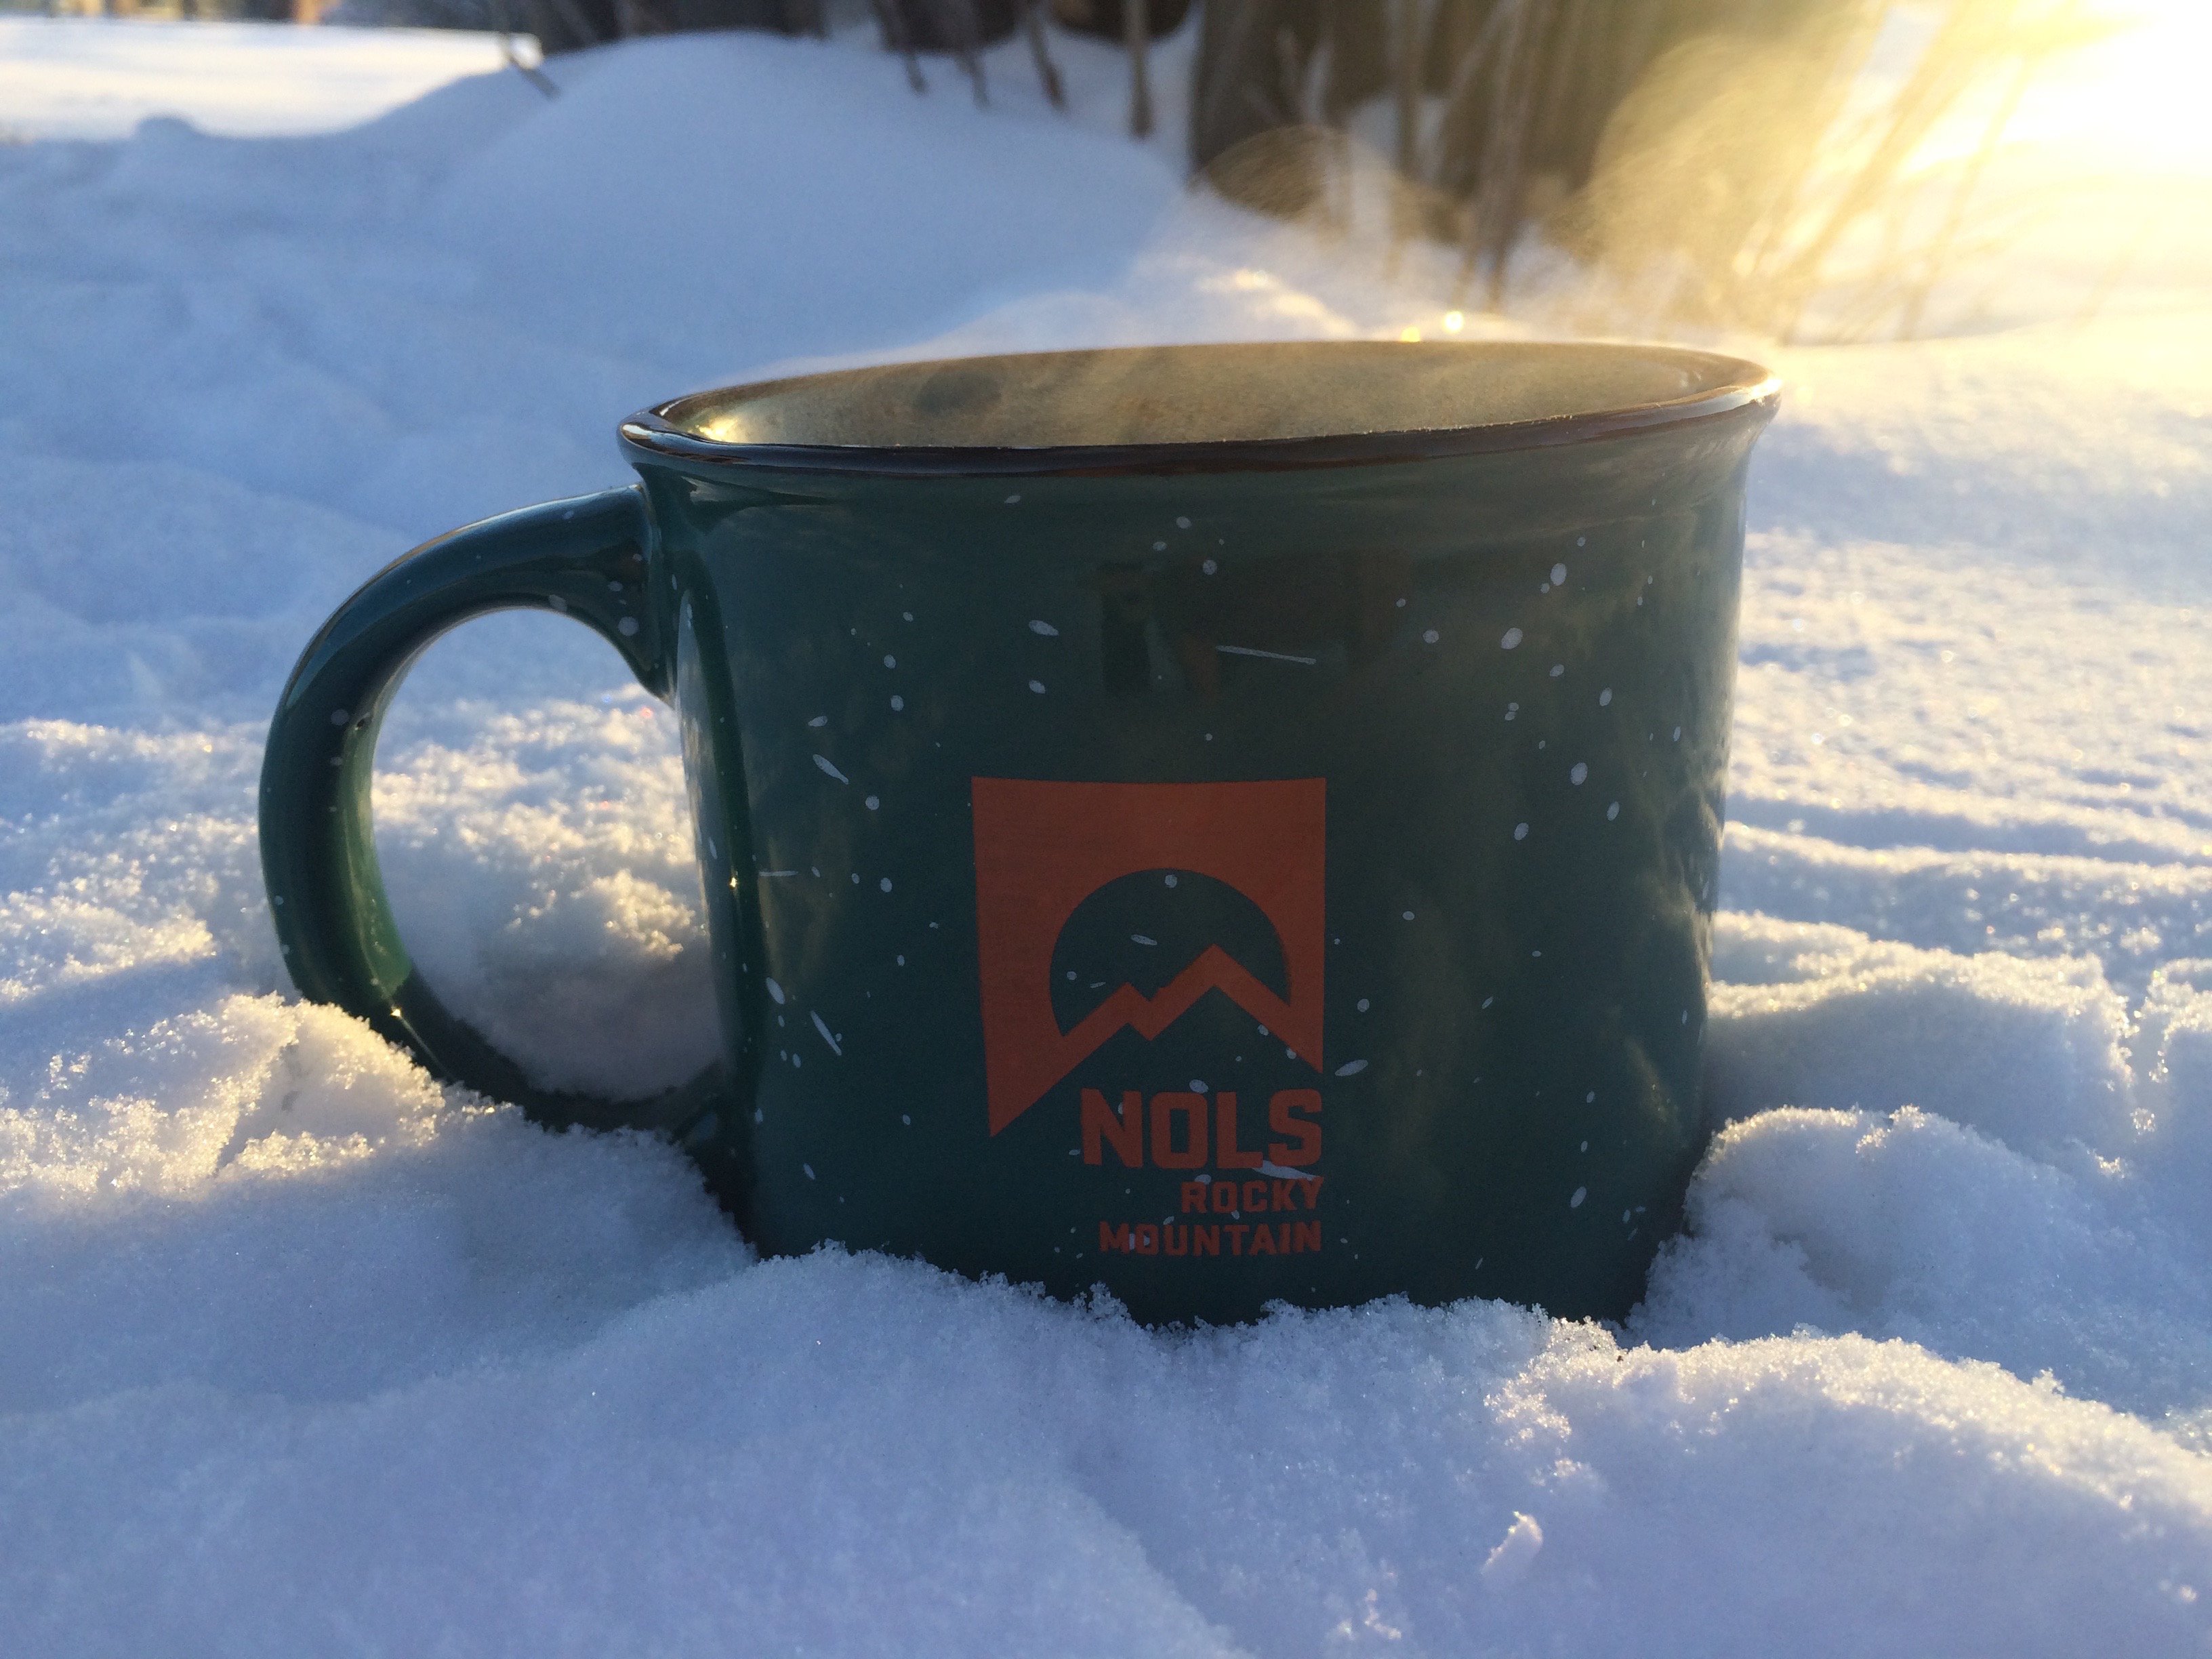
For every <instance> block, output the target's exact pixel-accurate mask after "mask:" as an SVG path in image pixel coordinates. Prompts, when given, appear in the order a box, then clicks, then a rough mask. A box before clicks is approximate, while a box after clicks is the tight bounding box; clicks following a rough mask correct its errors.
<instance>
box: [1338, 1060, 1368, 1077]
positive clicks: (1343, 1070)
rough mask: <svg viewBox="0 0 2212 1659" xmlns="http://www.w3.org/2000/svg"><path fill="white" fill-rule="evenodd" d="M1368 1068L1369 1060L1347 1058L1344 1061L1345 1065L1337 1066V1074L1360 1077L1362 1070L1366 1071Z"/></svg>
mask: <svg viewBox="0 0 2212 1659" xmlns="http://www.w3.org/2000/svg"><path fill="white" fill-rule="evenodd" d="M1366 1069H1367V1062H1366V1061H1365V1060H1346V1061H1345V1062H1344V1064H1343V1065H1341V1066H1338V1067H1337V1068H1336V1074H1337V1075H1338V1076H1339V1077H1358V1075H1359V1074H1360V1073H1362V1072H1364V1071H1365V1070H1366Z"/></svg>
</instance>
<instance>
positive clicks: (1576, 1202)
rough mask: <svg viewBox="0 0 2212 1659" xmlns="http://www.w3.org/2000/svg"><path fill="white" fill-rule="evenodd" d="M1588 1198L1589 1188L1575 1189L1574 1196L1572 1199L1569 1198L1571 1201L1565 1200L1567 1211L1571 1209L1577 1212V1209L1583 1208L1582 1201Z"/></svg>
mask: <svg viewBox="0 0 2212 1659" xmlns="http://www.w3.org/2000/svg"><path fill="white" fill-rule="evenodd" d="M1588 1197H1589V1188H1587V1187H1577V1188H1575V1195H1574V1196H1573V1197H1572V1198H1571V1199H1569V1200H1567V1207H1568V1208H1569V1209H1571V1210H1579V1209H1581V1208H1582V1206H1583V1200H1584V1199H1586V1198H1588Z"/></svg>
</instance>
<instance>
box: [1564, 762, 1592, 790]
mask: <svg viewBox="0 0 2212 1659" xmlns="http://www.w3.org/2000/svg"><path fill="white" fill-rule="evenodd" d="M1588 776H1589V767H1588V766H1587V765H1586V764H1584V763H1583V762H1581V761H1577V762H1576V763H1574V764H1573V765H1572V766H1571V767H1569V768H1568V769H1567V781H1568V782H1569V783H1571V784H1575V785H1577V787H1579V786H1580V784H1581V783H1582V781H1583V779H1584V778H1586V777H1588Z"/></svg>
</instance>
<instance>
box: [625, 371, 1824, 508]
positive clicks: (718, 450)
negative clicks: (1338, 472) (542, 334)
mask: <svg viewBox="0 0 2212 1659" xmlns="http://www.w3.org/2000/svg"><path fill="white" fill-rule="evenodd" d="M1368 343H1372V342H1368ZM1516 343H1518V342H1516ZM1530 343H1534V344H1552V343H1551V342H1530ZM1299 344H1300V345H1301V346H1304V347H1306V348H1308V349H1311V348H1313V347H1316V346H1319V347H1322V348H1323V349H1326V346H1327V345H1328V342H1300V343H1299ZM1432 344H1433V345H1437V346H1442V347H1443V348H1444V349H1449V350H1462V351H1468V350H1472V351H1480V349H1482V343H1480V342H1474V341H1469V342H1468V343H1466V344H1464V345H1462V344H1458V343H1450V344H1447V343H1444V342H1442V341H1438V342H1433V343H1432ZM1114 349H1135V350H1143V349H1155V348H1145V347H1133V348H1114ZM1557 349H1559V350H1562V351H1576V352H1581V351H1620V352H1634V353H1637V354H1638V355H1642V356H1665V357H1677V358H1686V359H1694V360H1697V361H1699V362H1702V363H1704V364H1705V365H1706V366H1707V367H1708V368H1710V369H1711V370H1713V371H1715V372H1717V374H1719V375H1720V376H1721V377H1722V383H1721V384H1719V385H1717V386H1712V387H1710V388H1708V389H1706V390H1705V391H1701V392H1692V393H1691V394H1690V395H1689V396H1687V397H1683V398H1662V399H1660V400H1659V401H1656V402H1653V403H1644V404H1621V405H1619V406H1616V407H1614V408H1611V409H1603V410H1585V411H1583V412H1579V413H1577V414H1571V415H1555V416H1545V417H1543V418H1541V419H1538V420H1529V421H1492V422H1483V423H1481V424H1479V425H1475V426H1460V427H1415V428H1402V429H1395V430H1390V431H1383V432H1345V433H1330V434H1326V435H1319V436H1310V437H1298V438H1230V439H1212V440H1205V439H1199V440H1173V441H1162V442H1158V443H1137V444H1044V445H1038V446H1036V447H1023V446H1019V445H994V444H968V445H930V444H781V443H722V442H719V441H715V440H714V439H711V438H701V437H697V436H695V435H692V434H691V433H689V432H685V431H684V430H682V429H681V428H678V427H677V426H675V425H673V424H672V423H671V422H670V421H669V420H668V418H667V415H666V411H668V410H671V409H674V408H675V407H676V406H677V405H678V404H688V403H691V402H693V401H695V400H696V399H697V398H702V397H720V396H723V395H726V392H756V391H759V390H761V389H763V388H765V387H768V386H777V385H788V384H791V383H793V382H796V381H799V380H811V379H813V378H815V377H814V376H812V375H790V376H783V377H779V378H778V379H777V380H762V381H754V382H750V383H748V384H746V385H744V386H731V387H727V388H725V389H724V391H723V392H689V393H686V394H685V395H684V396H683V397H681V398H670V399H668V401H666V402H665V403H662V404H655V405H654V406H653V408H651V409H647V410H640V411H639V412H638V413H636V414H635V415H633V416H630V417H629V419H628V420H626V421H624V422H623V423H622V425H621V426H620V427H619V428H617V433H618V435H620V437H621V439H622V441H623V443H624V444H625V445H626V446H628V447H630V448H632V449H635V450H641V451H643V452H644V453H646V454H647V455H649V456H652V457H653V458H655V459H662V460H674V461H691V462H703V463H705V464H707V465H711V466H717V467H744V468H754V469H759V470H761V471H781V472H814V473H842V474H848V475H853V476H857V477H881V478H921V477H973V478H996V477H1036V476H1038V475H1040V474H1054V475H1059V476H1062V477H1098V476H1100V475H1104V474H1113V473H1168V472H1271V471H1295V470H1298V469H1303V468H1308V467H1327V466H1364V465H1378V464H1385V463H1389V462H1397V461H1424V460H1436V459H1443V458H1446V457H1449V456H1458V455H1492V454H1500V453H1507V452H1510V451H1513V450H1519V449H1548V448H1553V447H1557V446H1559V445H1562V444H1577V443H1586V442H1589V441H1591V440H1593V439H1598V438H1612V437H1619V436H1621V435H1626V434H1629V433H1638V432H1650V431H1654V430H1657V429H1661V428H1673V427H1686V426H1692V425H1697V424H1700V423H1702V422H1708V421H1711V420H1714V419H1717V418H1718V417H1721V416H1729V415H1734V414H1736V413H1739V412H1741V411H1742V410H1747V409H1749V408H1752V407H1753V406H1759V407H1763V408H1764V409H1765V412H1767V413H1768V414H1770V415H1771V413H1772V412H1773V410H1774V407H1775V405H1776V404H1777V403H1778V401H1779V399H1780V398H1781V395H1782V380H1781V377H1780V376H1778V375H1777V374H1773V373H1772V372H1771V370H1768V369H1766V368H1763V367H1761V366H1760V365H1759V364H1758V363H1754V362H1750V361H1748V360H1747V359H1745V358H1741V357H1729V356H1723V355H1721V354H1720V353H1717V352H1711V351H1693V350H1689V349H1685V348H1683V347H1680V346H1663V345H1642V344H1627V343H1620V344H1614V343H1607V342H1588V343H1584V342H1574V343H1565V342H1561V343H1557ZM1049 355H1054V354H1048V353H1027V352H1008V353H995V354H992V355H991V356H983V357H977V358H973V359H957V358H944V359H938V360H933V361H931V362H896V363H884V364H880V365H866V366H863V367H860V368H853V369H831V370H825V371H823V373H824V374H866V372H867V371H868V368H878V367H880V368H933V367H937V366H938V365H939V364H940V363H944V364H949V363H952V362H962V361H967V362H992V361H1004V360H1005V359H1006V358H1007V357H1018V356H1049Z"/></svg>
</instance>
